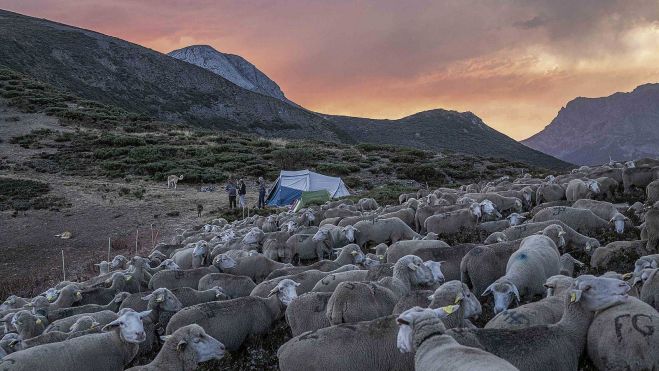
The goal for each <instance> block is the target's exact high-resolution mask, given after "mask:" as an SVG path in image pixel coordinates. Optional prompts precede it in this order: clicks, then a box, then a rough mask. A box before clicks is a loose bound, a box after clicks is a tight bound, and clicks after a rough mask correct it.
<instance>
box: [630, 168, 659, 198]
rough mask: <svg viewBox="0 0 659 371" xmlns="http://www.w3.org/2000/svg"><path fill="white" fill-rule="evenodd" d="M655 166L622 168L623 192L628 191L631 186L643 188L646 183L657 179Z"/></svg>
mask: <svg viewBox="0 0 659 371" xmlns="http://www.w3.org/2000/svg"><path fill="white" fill-rule="evenodd" d="M657 170H659V168H657V167H649V166H640V167H634V168H625V169H623V170H622V184H623V187H624V192H625V193H629V192H630V191H631V190H632V188H634V187H639V188H643V189H645V188H646V187H647V186H648V184H650V183H651V182H652V181H653V180H656V179H657Z"/></svg>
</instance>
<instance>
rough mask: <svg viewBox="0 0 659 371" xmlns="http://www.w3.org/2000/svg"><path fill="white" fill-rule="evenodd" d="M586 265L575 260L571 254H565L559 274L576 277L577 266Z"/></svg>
mask: <svg viewBox="0 0 659 371" xmlns="http://www.w3.org/2000/svg"><path fill="white" fill-rule="evenodd" d="M584 265H585V264H584V263H582V262H580V261H578V260H577V259H575V258H573V257H572V255H570V254H563V255H561V258H560V270H559V274H562V275H564V276H568V277H572V276H574V268H575V266H579V267H583V266H584Z"/></svg>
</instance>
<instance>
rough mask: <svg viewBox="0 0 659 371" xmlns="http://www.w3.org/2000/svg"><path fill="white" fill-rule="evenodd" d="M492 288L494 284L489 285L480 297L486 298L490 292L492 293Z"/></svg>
mask: <svg viewBox="0 0 659 371" xmlns="http://www.w3.org/2000/svg"><path fill="white" fill-rule="evenodd" d="M492 286H494V284H491V285H490V286H488V287H487V288H486V289H485V291H483V293H482V294H481V296H487V295H488V294H489V293H491V292H492Z"/></svg>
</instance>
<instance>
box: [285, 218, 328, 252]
mask: <svg viewBox="0 0 659 371" xmlns="http://www.w3.org/2000/svg"><path fill="white" fill-rule="evenodd" d="M326 228H328V226H327V225H324V226H321V228H320V229H319V230H318V232H316V233H315V234H294V235H292V236H290V237H289V238H288V239H287V240H286V244H285V246H286V249H287V252H286V255H290V257H291V260H292V261H293V260H294V259H303V260H309V259H318V260H322V259H323V257H324V256H325V254H326V252H327V251H328V249H327V246H326V244H324V243H322V242H321V241H319V240H317V239H315V238H314V237H315V236H317V235H318V233H320V231H324V230H325V229H326Z"/></svg>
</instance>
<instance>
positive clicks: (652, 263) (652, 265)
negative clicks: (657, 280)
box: [650, 260, 657, 268]
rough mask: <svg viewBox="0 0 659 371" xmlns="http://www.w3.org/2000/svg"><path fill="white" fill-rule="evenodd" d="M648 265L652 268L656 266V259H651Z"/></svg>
mask: <svg viewBox="0 0 659 371" xmlns="http://www.w3.org/2000/svg"><path fill="white" fill-rule="evenodd" d="M650 267H652V268H657V261H656V260H653V261H652V262H651V263H650Z"/></svg>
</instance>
